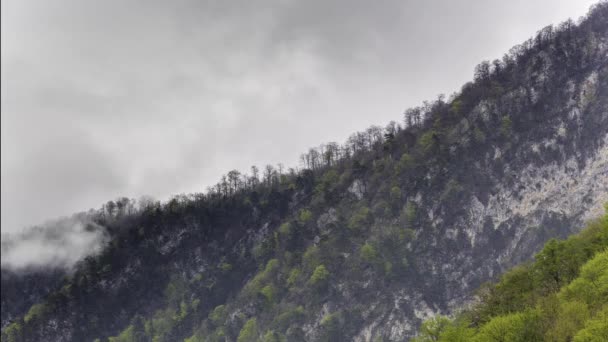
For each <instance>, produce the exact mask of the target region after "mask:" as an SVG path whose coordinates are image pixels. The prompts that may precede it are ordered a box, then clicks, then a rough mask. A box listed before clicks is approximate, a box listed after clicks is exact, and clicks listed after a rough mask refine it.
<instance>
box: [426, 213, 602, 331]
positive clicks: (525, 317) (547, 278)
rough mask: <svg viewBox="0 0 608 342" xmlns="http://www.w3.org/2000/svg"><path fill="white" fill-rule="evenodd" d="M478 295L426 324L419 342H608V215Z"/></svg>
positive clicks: (550, 246)
mask: <svg viewBox="0 0 608 342" xmlns="http://www.w3.org/2000/svg"><path fill="white" fill-rule="evenodd" d="M606 209H607V211H608V206H607V207H606ZM479 294H480V295H479V297H480V301H479V302H477V303H475V305H474V306H473V307H472V308H469V309H467V310H465V311H464V312H461V313H459V314H458V316H457V318H455V319H454V320H450V319H448V318H446V317H443V316H436V317H434V318H432V319H429V320H428V321H426V322H425V323H424V324H423V326H422V327H421V329H420V330H421V331H420V336H418V337H417V338H416V342H431V341H439V342H457V341H473V342H475V341H480V342H494V341H496V342H499V341H526V342H530V341H575V342H583V341H587V342H593V341H598V342H601V341H607V340H608V213H606V214H605V215H604V216H603V217H602V218H601V219H597V220H594V221H593V222H591V223H590V224H589V225H588V227H587V228H585V230H584V231H583V232H581V233H579V234H577V235H574V236H571V237H570V238H568V239H567V240H564V241H558V240H555V239H552V240H550V241H549V242H548V243H547V244H546V245H545V247H544V248H543V249H542V251H541V252H540V253H538V254H537V255H536V256H535V261H534V262H533V263H530V264H526V265H522V266H519V267H516V268H513V269H512V270H509V272H507V273H506V274H505V275H503V276H502V277H501V279H500V281H499V282H498V283H496V284H489V285H486V286H484V287H482V289H481V290H480V291H479Z"/></svg>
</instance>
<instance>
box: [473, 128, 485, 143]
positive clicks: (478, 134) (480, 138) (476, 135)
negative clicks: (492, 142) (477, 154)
mask: <svg viewBox="0 0 608 342" xmlns="http://www.w3.org/2000/svg"><path fill="white" fill-rule="evenodd" d="M473 139H475V141H476V142H478V143H483V142H485V141H486V134H485V133H484V132H483V131H482V130H481V129H480V128H479V127H475V129H474V130H473Z"/></svg>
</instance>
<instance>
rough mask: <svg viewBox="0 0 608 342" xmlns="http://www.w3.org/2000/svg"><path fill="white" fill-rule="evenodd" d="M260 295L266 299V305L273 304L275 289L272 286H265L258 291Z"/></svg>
mask: <svg viewBox="0 0 608 342" xmlns="http://www.w3.org/2000/svg"><path fill="white" fill-rule="evenodd" d="M260 293H261V294H262V295H263V296H264V298H266V302H267V303H268V304H271V305H272V304H274V302H275V297H276V294H277V289H276V288H275V287H274V286H272V285H266V286H264V287H263V288H262V289H261V290H260Z"/></svg>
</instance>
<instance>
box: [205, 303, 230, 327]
mask: <svg viewBox="0 0 608 342" xmlns="http://www.w3.org/2000/svg"><path fill="white" fill-rule="evenodd" d="M227 316H228V310H227V309H226V306H225V305H218V306H216V307H215V308H214V309H213V311H211V313H210V314H209V320H210V321H211V322H212V323H213V324H214V325H216V326H219V325H222V324H223V323H224V321H225V320H226V317H227Z"/></svg>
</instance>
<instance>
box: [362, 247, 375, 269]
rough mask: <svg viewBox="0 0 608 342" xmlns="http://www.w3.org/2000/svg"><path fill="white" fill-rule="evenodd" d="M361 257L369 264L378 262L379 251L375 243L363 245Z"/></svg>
mask: <svg viewBox="0 0 608 342" xmlns="http://www.w3.org/2000/svg"><path fill="white" fill-rule="evenodd" d="M361 259H363V261H365V262H367V263H369V264H375V263H376V262H378V251H376V248H374V246H373V245H371V244H369V243H366V244H364V245H363V246H361Z"/></svg>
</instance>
